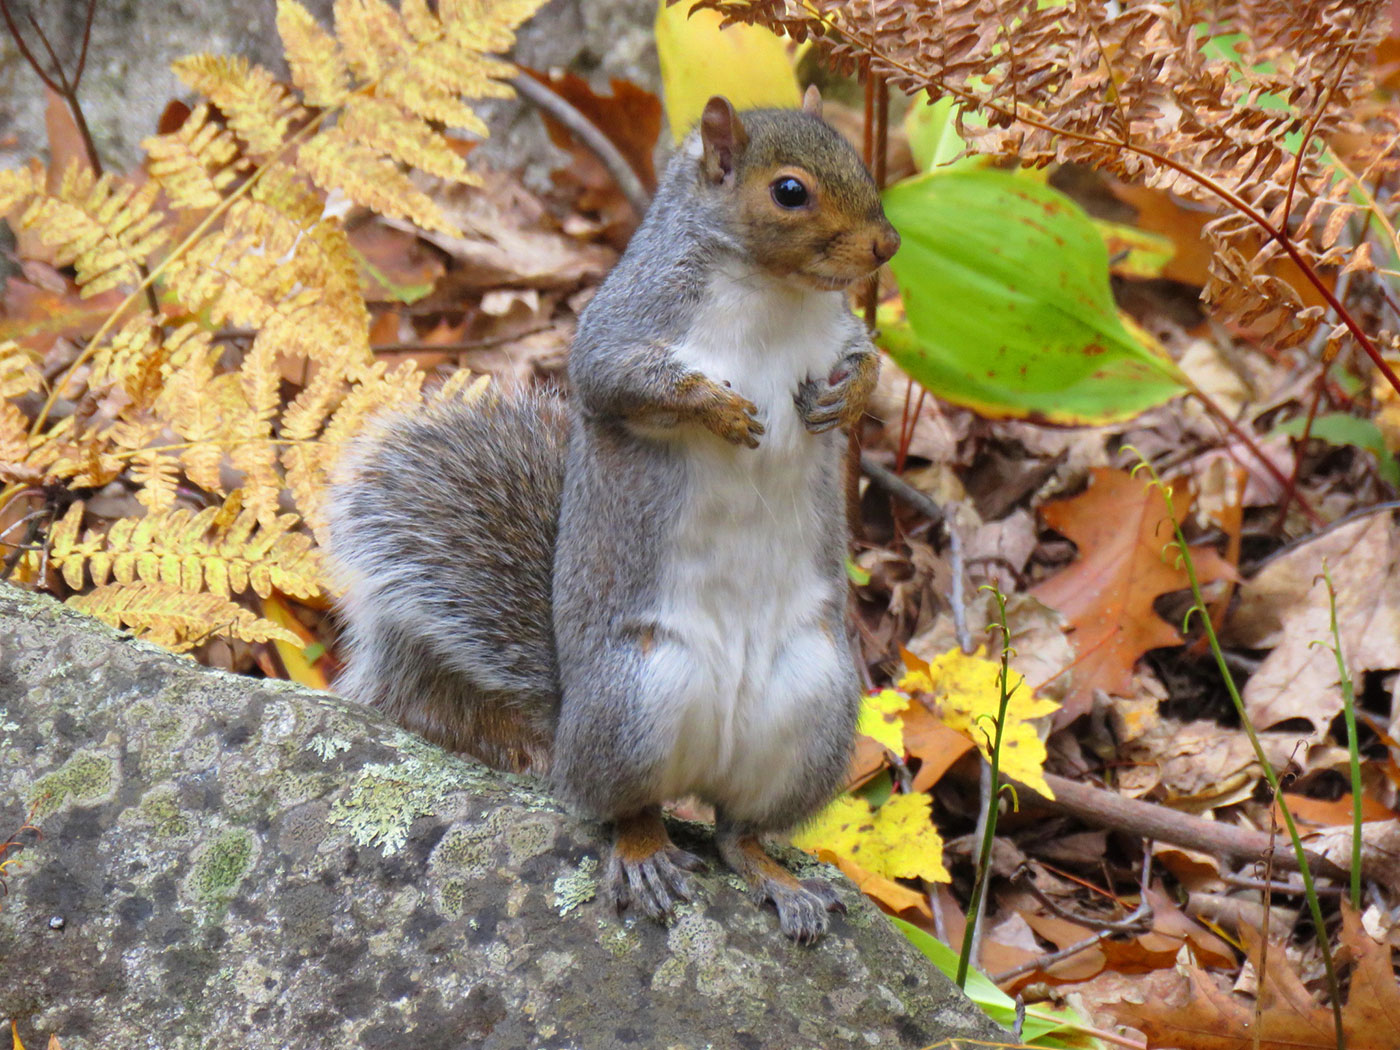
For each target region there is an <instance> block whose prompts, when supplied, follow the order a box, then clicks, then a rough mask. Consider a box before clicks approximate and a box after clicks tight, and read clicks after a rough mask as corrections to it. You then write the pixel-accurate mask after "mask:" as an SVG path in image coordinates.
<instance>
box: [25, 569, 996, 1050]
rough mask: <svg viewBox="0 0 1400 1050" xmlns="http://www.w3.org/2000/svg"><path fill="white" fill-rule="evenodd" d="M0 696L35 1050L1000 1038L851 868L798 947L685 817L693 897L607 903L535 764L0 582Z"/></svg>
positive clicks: (597, 836) (591, 862) (578, 829)
mask: <svg viewBox="0 0 1400 1050" xmlns="http://www.w3.org/2000/svg"><path fill="white" fill-rule="evenodd" d="M0 709H3V712H4V713H3V716H0V824H7V825H8V827H0V833H6V832H8V831H10V830H13V829H14V828H17V827H18V826H19V825H20V824H22V823H23V822H24V819H25V817H26V815H27V814H28V813H29V812H30V806H31V804H32V803H33V802H34V801H35V800H38V799H42V802H40V805H39V808H38V809H37V810H36V811H35V812H36V817H35V822H36V823H37V824H38V825H39V827H40V829H41V831H42V833H43V835H42V838H40V839H38V840H37V841H35V840H34V838H33V836H26V843H27V844H26V846H25V847H24V848H23V850H21V851H18V852H15V853H13V854H12V855H11V858H12V859H13V863H11V865H10V866H9V867H8V868H7V870H6V878H7V881H8V884H9V895H8V896H6V897H4V898H3V899H0V960H4V962H0V972H3V976H4V980H0V1017H13V1018H15V1019H16V1021H17V1023H18V1026H19V1032H20V1036H21V1038H22V1039H24V1040H25V1042H26V1043H27V1044H29V1045H43V1043H44V1041H45V1040H46V1039H47V1037H48V1035H49V1034H50V1033H52V1034H56V1035H57V1036H58V1037H59V1039H60V1040H61V1042H62V1043H63V1046H64V1047H65V1050H96V1048H99V1047H111V1046H146V1045H152V1046H160V1047H161V1048H162V1050H185V1048H189V1050H195V1048H198V1050H208V1048H224V1047H229V1048H232V1047H240V1048H241V1047H244V1046H246V1045H248V1044H249V1043H250V1042H253V1041H257V1042H260V1043H262V1042H266V1043H269V1044H270V1045H275V1046H278V1047H281V1048H290V1050H300V1048H303V1047H305V1048H311V1047H317V1048H319V1047H325V1046H337V1047H355V1048H359V1047H364V1048H370V1047H388V1046H399V1045H411V1046H413V1047H414V1048H415V1050H448V1048H451V1050H461V1048H465V1047H483V1048H493V1050H494V1048H502V1050H504V1048H509V1050H518V1048H522V1047H539V1046H547V1047H549V1048H551V1050H563V1048H570V1050H595V1048H596V1050H614V1048H623V1047H639V1048H640V1047H646V1048H651V1047H672V1046H674V1047H684V1048H692V1047H702V1046H709V1047H714V1048H716V1050H731V1048H734V1050H737V1048H750V1047H775V1048H776V1047H782V1048H783V1050H801V1048H807V1047H810V1048H813V1050H815V1048H821V1050H841V1048H844V1047H869V1046H880V1047H885V1048H897V1047H909V1048H913V1047H919V1046H925V1045H927V1044H929V1043H934V1042H937V1041H939V1040H940V1039H946V1038H949V1037H954V1036H958V1037H964V1038H983V1039H998V1038H1000V1039H1002V1041H1005V1033H1003V1032H1002V1031H1001V1030H1000V1029H999V1028H997V1027H996V1026H994V1025H992V1024H991V1023H990V1022H989V1021H987V1020H986V1018H985V1017H984V1016H983V1015H982V1014H981V1013H980V1012H979V1011H978V1010H977V1009H976V1007H974V1006H973V1005H972V1004H971V1003H969V1002H968V1001H967V1000H966V999H965V998H963V997H962V996H961V995H960V994H959V993H957V992H956V991H955V990H954V989H953V988H951V986H950V985H949V984H948V982H947V981H946V980H944V979H943V978H942V977H941V976H940V975H938V974H937V973H936V972H934V971H933V970H932V969H931V968H930V967H929V966H928V964H927V962H926V961H925V960H924V959H923V957H922V956H921V955H919V954H918V953H917V952H916V951H915V950H914V949H913V948H912V947H911V946H910V945H908V944H907V943H906V942H905V941H904V939H903V938H902V937H901V936H900V935H899V934H898V933H897V932H896V931H895V930H894V929H893V928H892V927H891V926H890V925H889V924H888V923H887V922H886V921H885V920H884V919H883V918H882V917H881V916H880V914H879V913H878V912H877V911H876V910H875V909H874V908H873V907H872V906H871V905H870V904H869V903H868V902H866V901H865V900H864V899H863V898H862V897H861V896H860V894H859V893H858V892H856V890H855V889H854V887H852V886H850V885H849V883H846V882H844V881H841V882H840V885H841V887H842V896H843V900H844V901H845V902H846V904H847V906H848V907H849V909H850V912H849V913H848V914H847V915H845V916H840V915H836V916H833V921H832V930H831V932H830V934H829V935H828V936H827V938H826V939H825V940H824V941H823V942H822V943H821V944H819V945H818V946H816V947H815V948H812V949H804V948H800V947H798V946H795V945H793V944H791V943H790V942H789V941H787V940H786V939H785V938H783V937H782V935H781V934H780V933H779V931H778V928H777V922H776V920H775V917H774V915H773V914H772V911H771V909H760V908H756V907H755V906H754V905H753V904H752V902H750V901H749V900H748V898H747V896H746V894H745V893H744V892H742V890H741V889H740V888H738V887H736V886H735V885H733V884H732V883H731V882H730V881H729V880H728V879H727V878H726V877H725V876H723V875H722V874H720V871H721V869H720V866H719V864H718V863H717V861H716V859H715V858H714V851H713V847H712V845H711V844H710V842H709V832H708V830H697V829H696V828H695V827H694V826H691V825H682V826H678V827H677V828H676V835H677V838H678V840H679V841H681V842H683V843H684V845H685V846H686V848H688V849H693V850H695V851H697V852H700V853H701V854H703V855H707V856H708V857H709V858H710V859H711V862H712V871H711V872H710V873H708V874H706V873H700V874H697V876H696V878H695V883H696V886H697V889H698V891H699V892H698V894H697V899H696V900H695V901H693V902H691V903H689V904H686V905H684V906H683V907H682V908H680V909H679V911H678V914H677V916H676V919H675V921H674V922H673V923H672V925H671V926H670V927H662V926H659V925H657V924H655V923H652V922H649V921H646V920H638V919H636V918H634V917H632V916H630V915H624V916H622V917H619V916H618V915H617V914H616V913H615V912H613V911H612V910H611V909H610V908H609V906H608V905H607V903H606V902H605V901H603V900H602V899H600V897H599V895H598V894H597V883H596V880H597V875H598V871H599V870H600V862H601V859H602V855H603V850H604V848H605V845H606V843H605V837H604V829H602V828H601V827H600V826H599V825H597V824H595V823H592V822H588V821H581V820H579V819H577V818H575V817H573V816H571V815H570V814H569V813H568V812H566V811H565V810H564V809H563V807H561V806H560V805H558V804H557V803H556V802H555V801H554V800H553V799H552V798H551V797H550V796H549V794H548V792H547V791H545V790H544V789H543V788H542V786H541V785H540V784H538V783H536V782H533V781H531V780H529V779H527V778H523V777H519V776H509V775H504V774H498V773H495V772H493V771H490V770H487V769H484V768H483V767H481V766H480V765H477V764H475V763H473V762H470V761H467V760H465V759H463V758H461V757H458V756H454V755H449V754H445V753H443V752H442V751H440V750H438V749H436V748H433V747H431V746H429V745H427V744H425V743H424V742H423V741H421V740H418V739H417V738H415V737H413V736H411V735H409V734H407V733H405V732H404V731H403V730H401V729H399V728H397V727H395V726H392V725H390V724H388V723H386V722H385V721H384V720H383V719H382V718H380V717H379V716H378V715H377V714H375V713H374V712H371V711H368V710H365V709H363V708H360V707H357V706H355V705H353V704H349V703H347V702H345V701H342V700H339V699H337V698H335V697H332V696H328V695H326V694H318V693H313V692H309V691H307V690H304V689H300V688H298V687H296V686H292V685H288V684H286V683H273V682H260V681H253V680H249V679H242V678H237V677H235V676H231V675H227V674H223V673H220V672H215V671H208V670H205V669H203V668H200V667H199V666H197V665H195V664H194V663H192V662H191V661H189V660H186V659H180V658H177V657H173V656H171V655H169V654H167V653H164V652H162V651H160V650H157V649H155V648H154V647H152V646H149V645H145V644H142V643H137V642H132V641H130V640H129V639H125V638H122V637H121V636H119V635H117V634H116V633H115V632H113V631H112V630H110V629H109V628H107V627H104V626H102V625H101V624H98V623H96V622H95V621H92V620H88V619H87V618H85V617H83V616H81V615H80V614H77V613H75V612H72V611H71V610H67V609H63V608H61V607H59V606H57V605H56V604H55V603H53V602H52V601H50V600H49V599H46V598H42V597H37V596H34V595H32V594H27V593H24V592H21V591H18V590H16V589H14V588H11V587H9V586H4V585H0ZM11 858H7V859H11ZM826 874H827V875H829V876H833V877H836V878H838V879H839V876H835V873H834V872H830V871H829V870H828V871H827V872H826ZM15 960H20V962H19V963H18V964H16V963H15Z"/></svg>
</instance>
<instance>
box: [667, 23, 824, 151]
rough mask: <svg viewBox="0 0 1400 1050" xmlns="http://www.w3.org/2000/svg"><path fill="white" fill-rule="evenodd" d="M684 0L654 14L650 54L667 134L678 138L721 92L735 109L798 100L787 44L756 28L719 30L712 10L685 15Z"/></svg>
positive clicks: (783, 105) (782, 104)
mask: <svg viewBox="0 0 1400 1050" xmlns="http://www.w3.org/2000/svg"><path fill="white" fill-rule="evenodd" d="M689 6H690V4H689V3H688V2H686V0H682V2H681V3H678V4H673V5H670V6H668V5H667V4H666V0H659V7H658V9H657V12H656V55H657V58H658V59H659V60H660V62H661V84H662V88H663V91H662V94H663V96H664V97H665V100H666V119H667V121H669V122H670V125H671V134H672V135H674V136H675V137H676V141H677V142H679V141H680V140H681V139H683V138H684V137H685V135H686V132H688V131H689V130H690V129H691V128H692V127H694V126H695V124H696V122H697V121H699V119H700V114H701V112H702V111H703V110H704V108H705V103H706V102H707V101H709V98H710V96H711V95H723V96H725V97H726V98H727V99H729V101H730V102H733V103H734V105H735V107H736V108H738V109H746V108H748V107H751V106H778V107H781V108H784V109H795V108H797V107H798V106H800V105H801V104H802V93H801V92H800V91H799V90H798V88H797V77H796V76H795V75H794V74H793V71H792V61H791V59H789V58H788V50H787V44H785V43H784V42H783V41H782V39H780V38H779V37H777V36H775V35H774V34H773V33H771V32H769V31H768V30H767V29H762V28H760V27H758V26H746V25H733V26H730V27H729V28H728V29H725V30H721V29H720V22H721V17H720V15H719V14H718V13H717V12H715V11H696V12H695V14H694V15H691V16H689V17H687V9H688V8H689Z"/></svg>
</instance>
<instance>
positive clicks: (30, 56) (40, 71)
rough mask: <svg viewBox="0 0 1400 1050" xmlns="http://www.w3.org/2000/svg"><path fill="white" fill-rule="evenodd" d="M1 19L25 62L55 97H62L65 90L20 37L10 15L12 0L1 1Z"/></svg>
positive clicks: (17, 27)
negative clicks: (3, 20)
mask: <svg viewBox="0 0 1400 1050" xmlns="http://www.w3.org/2000/svg"><path fill="white" fill-rule="evenodd" d="M0 17H3V18H4V19H5V28H7V29H8V30H9V31H10V36H11V37H12V38H13V39H14V42H15V47H17V48H19V53H20V54H21V55H23V56H24V60H25V61H26V62H28V63H29V66H30V68H31V69H33V70H34V73H35V75H36V76H38V78H39V79H40V80H42V81H43V82H44V86H45V87H46V88H48V89H49V90H50V91H52V92H53V93H54V94H55V95H62V94H63V88H61V87H60V86H59V85H58V83H57V82H56V81H55V80H54V79H53V78H52V77H51V76H49V74H48V72H47V71H46V70H45V69H44V67H43V66H42V65H40V64H39V60H38V59H37V58H35V57H34V52H33V51H30V50H29V45H28V44H27V43H25V41H24V37H23V36H21V35H20V31H19V26H17V25H15V20H14V16H13V15H11V14H10V0H0Z"/></svg>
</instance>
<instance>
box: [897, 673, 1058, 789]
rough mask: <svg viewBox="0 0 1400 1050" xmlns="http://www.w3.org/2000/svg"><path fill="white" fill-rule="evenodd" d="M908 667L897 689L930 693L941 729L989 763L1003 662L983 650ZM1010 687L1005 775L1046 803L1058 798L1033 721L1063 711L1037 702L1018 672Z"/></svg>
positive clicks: (1003, 755) (1003, 748) (1003, 746)
mask: <svg viewBox="0 0 1400 1050" xmlns="http://www.w3.org/2000/svg"><path fill="white" fill-rule="evenodd" d="M906 664H907V665H908V666H909V667H910V670H909V671H908V673H906V674H905V676H904V677H903V678H901V679H900V681H899V688H901V689H903V690H906V691H908V692H919V693H926V694H928V697H929V700H930V701H931V702H932V704H933V706H934V709H935V711H936V712H937V714H938V717H939V719H940V720H941V721H942V722H943V724H944V725H946V726H948V727H949V728H950V729H955V730H957V731H958V732H959V733H962V734H963V735H964V736H965V737H967V738H968V739H969V740H971V741H972V742H973V743H974V744H976V745H977V749H978V750H979V751H981V752H982V756H983V757H984V758H987V759H989V760H990V758H991V745H992V741H993V740H994V739H995V736H996V718H997V712H998V709H999V707H1000V704H1001V684H1000V677H1001V663H1000V661H998V660H989V659H987V658H986V657H985V656H984V655H982V653H981V651H980V650H979V651H978V652H976V653H973V654H972V655H970V656H969V655H968V654H966V653H964V652H963V651H962V650H961V649H951V650H949V651H948V652H946V653H943V654H942V655H941V656H936V657H934V658H933V659H932V660H930V661H929V662H928V663H927V664H924V663H923V662H922V661H918V660H914V661H910V660H909V659H908V658H907V657H906ZM1007 688H1008V689H1009V690H1010V698H1009V700H1008V701H1007V706H1006V724H1005V726H1004V727H1003V729H1002V739H1001V771H1002V772H1003V773H1005V774H1006V775H1007V776H1009V777H1012V778H1014V779H1016V780H1019V781H1022V782H1023V783H1025V784H1028V785H1030V786H1031V787H1033V788H1035V790H1036V791H1038V792H1040V793H1041V794H1043V795H1044V796H1045V797H1046V798H1054V797H1055V796H1054V795H1053V794H1052V793H1051V792H1050V787H1049V785H1048V784H1046V783H1045V776H1044V773H1043V770H1044V767H1045V744H1044V743H1043V742H1042V741H1041V739H1040V734H1039V733H1038V732H1037V730H1036V726H1035V725H1034V724H1033V721H1032V720H1034V719H1037V718H1043V717H1044V716H1046V715H1048V714H1051V713H1052V712H1054V711H1057V710H1059V706H1060V705H1059V704H1057V703H1055V702H1054V701H1053V700H1040V699H1037V698H1036V696H1035V694H1034V693H1033V692H1032V691H1031V690H1030V688H1029V687H1028V686H1027V685H1026V683H1025V679H1023V678H1022V677H1021V676H1020V675H1018V674H1016V672H1015V671H1012V672H1011V674H1010V676H1009V679H1008V682H1007Z"/></svg>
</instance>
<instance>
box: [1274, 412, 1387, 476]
mask: <svg viewBox="0 0 1400 1050" xmlns="http://www.w3.org/2000/svg"><path fill="white" fill-rule="evenodd" d="M1305 422H1306V420H1304V419H1303V417H1301V416H1299V417H1297V418H1295V419H1290V420H1288V421H1287V422H1286V423H1281V424H1280V425H1279V426H1277V427H1275V428H1274V430H1275V431H1276V432H1278V433H1280V434H1287V435H1288V436H1289V437H1300V436H1301V435H1302V433H1303V425H1304V423H1305ZM1310 435H1311V436H1312V437H1314V438H1317V440H1319V441H1325V442H1327V443H1328V444H1329V445H1351V446H1353V447H1354V448H1359V449H1362V450H1364V451H1366V452H1369V453H1371V454H1372V455H1373V456H1375V457H1376V472H1377V473H1378V474H1379V475H1380V478H1381V480H1382V481H1384V482H1385V483H1386V484H1387V485H1389V486H1391V487H1392V488H1400V463H1396V461H1395V457H1394V456H1392V455H1391V454H1390V450H1389V449H1387V448H1386V447H1385V435H1384V434H1382V433H1381V428H1380V427H1378V426H1376V424H1375V423H1373V422H1372V421H1371V420H1369V419H1362V418H1360V417H1359V416H1351V415H1347V413H1345V412H1325V413H1323V414H1322V415H1320V416H1318V417H1317V418H1316V419H1314V420H1313V425H1312V431H1311V432H1310Z"/></svg>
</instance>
